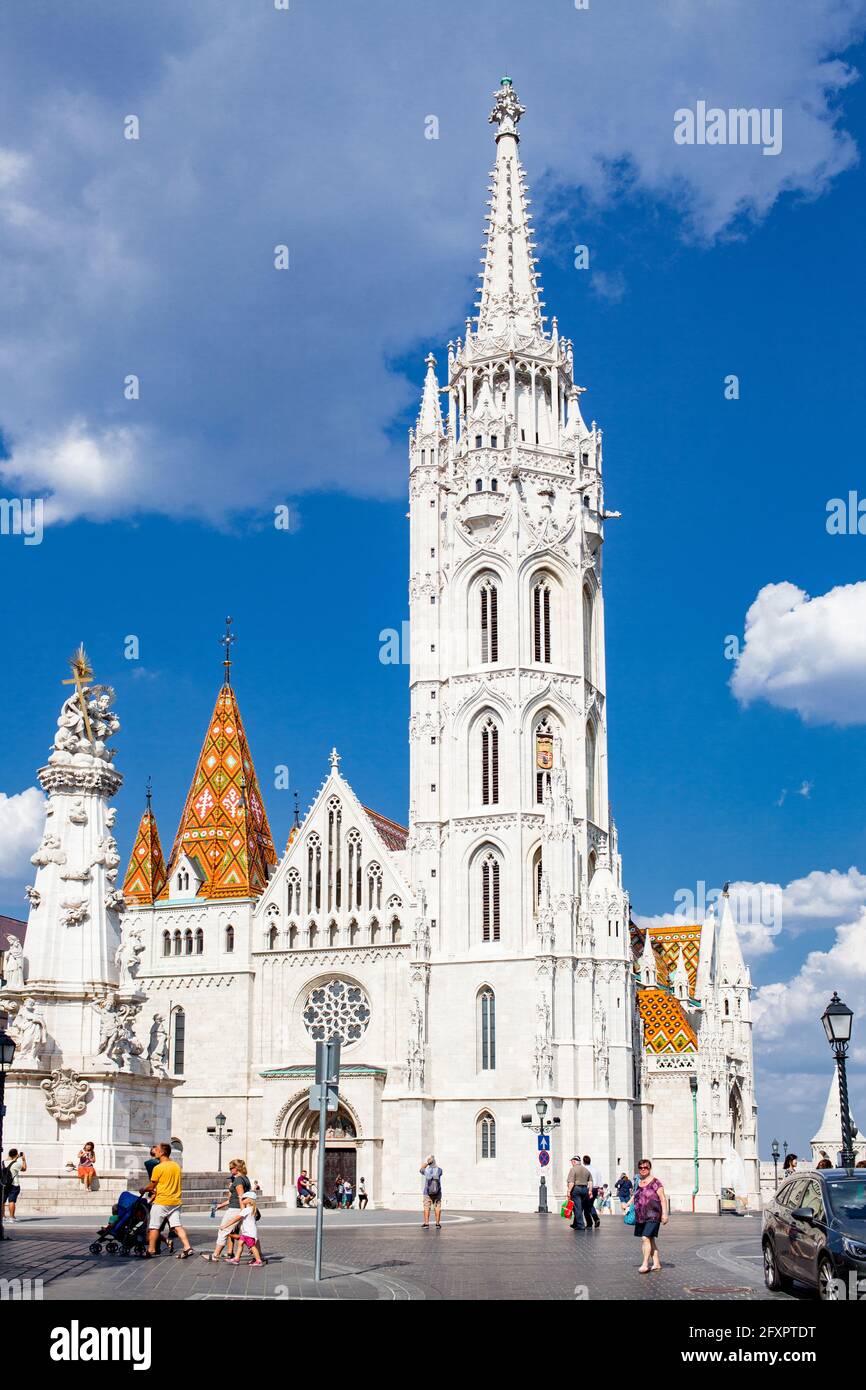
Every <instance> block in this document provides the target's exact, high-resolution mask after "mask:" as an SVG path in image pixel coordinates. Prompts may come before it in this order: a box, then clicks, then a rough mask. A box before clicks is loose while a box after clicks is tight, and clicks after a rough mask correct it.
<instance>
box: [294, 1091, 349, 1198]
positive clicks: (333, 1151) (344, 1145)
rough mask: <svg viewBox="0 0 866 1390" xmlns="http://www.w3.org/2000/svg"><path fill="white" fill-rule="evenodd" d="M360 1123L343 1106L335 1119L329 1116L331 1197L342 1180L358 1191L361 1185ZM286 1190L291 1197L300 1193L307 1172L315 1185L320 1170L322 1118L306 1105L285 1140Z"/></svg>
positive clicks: (327, 1164) (328, 1188) (328, 1189)
mask: <svg viewBox="0 0 866 1390" xmlns="http://www.w3.org/2000/svg"><path fill="white" fill-rule="evenodd" d="M359 1141H360V1136H359V1134H358V1125H357V1120H356V1118H355V1116H354V1115H352V1114H350V1112H349V1110H348V1108H347V1106H346V1105H345V1104H341V1105H340V1108H339V1110H338V1111H337V1112H336V1113H335V1114H334V1115H329V1116H328V1128H327V1130H326V1131H325V1192H326V1194H327V1196H329V1197H331V1196H333V1193H334V1188H335V1186H336V1183H337V1179H338V1177H342V1178H349V1179H350V1180H351V1182H352V1184H353V1186H354V1187H355V1190H357V1181H358V1143H359ZM281 1147H282V1174H281V1179H282V1187H283V1191H284V1193H285V1194H286V1196H287V1197H290V1196H291V1194H292V1193H293V1192H294V1191H295V1190H296V1189H295V1184H296V1183H297V1180H298V1177H299V1175H300V1173H301V1172H302V1171H304V1170H306V1172H307V1174H308V1176H309V1177H310V1179H311V1180H312V1182H313V1184H314V1185H315V1183H316V1178H317V1173H318V1166H319V1117H318V1115H317V1114H315V1113H314V1112H312V1111H311V1110H309V1108H308V1106H307V1103H306V1100H304V1101H302V1102H301V1104H300V1105H298V1106H297V1107H296V1109H295V1110H294V1111H292V1113H291V1114H290V1115H288V1116H287V1119H286V1128H285V1136H284V1138H283V1140H282V1146H281Z"/></svg>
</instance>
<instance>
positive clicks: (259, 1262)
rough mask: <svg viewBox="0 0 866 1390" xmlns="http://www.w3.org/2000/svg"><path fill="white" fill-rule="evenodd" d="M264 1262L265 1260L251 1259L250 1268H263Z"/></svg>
mask: <svg viewBox="0 0 866 1390" xmlns="http://www.w3.org/2000/svg"><path fill="white" fill-rule="evenodd" d="M264 1263H265V1262H264V1260H250V1269H262V1268H263V1267H264Z"/></svg>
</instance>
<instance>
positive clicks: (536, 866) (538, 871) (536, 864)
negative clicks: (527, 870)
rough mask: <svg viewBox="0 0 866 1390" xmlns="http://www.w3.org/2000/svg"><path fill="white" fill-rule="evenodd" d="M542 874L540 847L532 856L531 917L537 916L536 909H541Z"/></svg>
mask: <svg viewBox="0 0 866 1390" xmlns="http://www.w3.org/2000/svg"><path fill="white" fill-rule="evenodd" d="M543 873H544V866H543V863H542V859H541V845H539V846H538V849H537V850H536V851H535V853H534V854H533V856H532V915H533V917H537V916H538V909H539V908H540V907H541V879H542V875H543Z"/></svg>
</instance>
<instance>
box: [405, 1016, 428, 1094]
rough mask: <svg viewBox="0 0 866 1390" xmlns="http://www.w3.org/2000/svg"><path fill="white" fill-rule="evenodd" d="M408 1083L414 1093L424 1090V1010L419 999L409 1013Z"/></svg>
mask: <svg viewBox="0 0 866 1390" xmlns="http://www.w3.org/2000/svg"><path fill="white" fill-rule="evenodd" d="M407 1082H408V1085H409V1089H410V1090H412V1091H422V1090H423V1089H424V1010H423V1009H422V1007H421V1001H420V1000H419V999H418V998H417V997H416V998H414V999H413V1000H412V1008H411V1010H410V1012H409V1060H408V1067H407Z"/></svg>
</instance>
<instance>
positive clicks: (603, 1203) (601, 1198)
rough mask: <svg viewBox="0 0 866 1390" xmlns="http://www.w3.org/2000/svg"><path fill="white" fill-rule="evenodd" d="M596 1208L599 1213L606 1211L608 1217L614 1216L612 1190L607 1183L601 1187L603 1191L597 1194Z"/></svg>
mask: <svg viewBox="0 0 866 1390" xmlns="http://www.w3.org/2000/svg"><path fill="white" fill-rule="evenodd" d="M596 1195H597V1199H598V1200H597V1203H596V1208H597V1210H598V1211H599V1212H602V1211H606V1212H607V1214H608V1216H613V1203H612V1202H611V1200H610V1188H609V1187H608V1185H607V1183H606V1182H603V1183H602V1185H601V1190H600V1191H599V1192H598V1193H597V1194H596Z"/></svg>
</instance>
